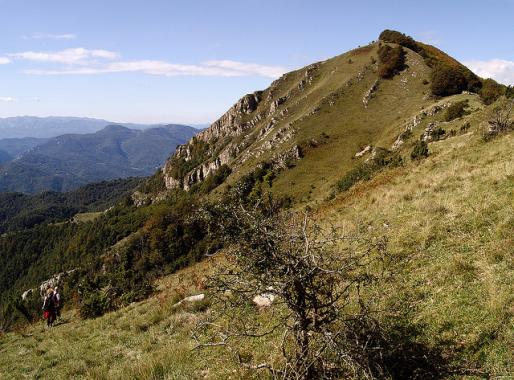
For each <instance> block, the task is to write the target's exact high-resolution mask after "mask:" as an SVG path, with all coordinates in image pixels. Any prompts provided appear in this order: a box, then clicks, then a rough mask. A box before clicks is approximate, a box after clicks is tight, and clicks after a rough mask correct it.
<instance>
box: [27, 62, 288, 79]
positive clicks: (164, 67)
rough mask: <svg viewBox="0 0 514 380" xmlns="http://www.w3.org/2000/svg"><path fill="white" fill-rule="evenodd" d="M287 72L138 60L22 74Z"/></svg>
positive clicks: (232, 64) (235, 74) (227, 74)
mask: <svg viewBox="0 0 514 380" xmlns="http://www.w3.org/2000/svg"><path fill="white" fill-rule="evenodd" d="M286 71H287V69H286V68H285V67H279V66H267V65H260V64H253V63H242V62H236V61H209V62H206V63H204V64H200V65H187V64H178V63H170V62H165V61H155V60H141V61H120V62H112V63H108V64H104V65H94V66H88V67H84V66H81V67H75V68H63V69H57V70H38V69H35V70H25V71H24V72H25V73H26V74H32V75H92V74H105V73H122V72H141V73H145V74H150V75H162V76H169V77H171V76H221V77H241V76H254V75H255V76H262V77H266V78H272V79H275V78H277V77H279V76H280V75H282V74H283V73H285V72H286Z"/></svg>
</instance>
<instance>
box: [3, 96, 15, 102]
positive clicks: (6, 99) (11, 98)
mask: <svg viewBox="0 0 514 380" xmlns="http://www.w3.org/2000/svg"><path fill="white" fill-rule="evenodd" d="M14 101H16V99H14V98H13V97H12V96H0V102H4V103H12V102H14Z"/></svg>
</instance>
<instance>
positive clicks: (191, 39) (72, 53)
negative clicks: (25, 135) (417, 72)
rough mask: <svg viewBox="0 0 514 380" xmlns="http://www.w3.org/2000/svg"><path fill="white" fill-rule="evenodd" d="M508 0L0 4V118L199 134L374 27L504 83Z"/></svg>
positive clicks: (23, 0) (513, 61)
mask: <svg viewBox="0 0 514 380" xmlns="http://www.w3.org/2000/svg"><path fill="white" fill-rule="evenodd" d="M513 25H514V0H493V1H489V0H488V1H459V0H454V1H450V0H446V1H438V0H431V1H423V2H421V1H412V0H411V1H394V0H389V1H365V0H362V1H329V0H326V1H323V0H317V1H312V0H311V1H302V0H297V1H292V0H273V1H271V0H259V1H252V2H250V1H243V0H238V1H232V0H230V1H229V0H216V1H214V0H211V1H208V0H204V1H195V0H187V1H186V0H181V1H175V0H167V1H164V0H146V1H142V0H123V1H120V0H101V1H100V0H88V1H69V0H66V1H57V0H44V1H42V0H0V36H1V38H0V117H8V116H17V115H36V116H49V115H60V116H89V117H100V118H105V119H108V120H112V121H120V122H122V121H123V122H147V123H157V122H181V123H207V122H211V121H213V120H214V119H216V118H217V117H218V116H220V115H221V114H222V113H223V112H224V111H225V110H226V109H227V108H228V107H230V105H232V104H233V103H234V102H235V101H236V100H237V99H238V98H239V97H241V96H242V95H244V94H245V93H248V92H252V91H254V90H257V89H264V88H266V87H267V86H268V85H269V84H270V83H271V81H272V80H273V79H274V78H276V77H277V76H279V75H280V74H281V73H283V72H285V71H289V70H292V69H295V68H299V67H302V66H305V65H307V64H309V63H312V62H314V61H318V60H322V59H326V58H329V57H332V56H334V55H337V54H340V53H342V52H345V51H347V50H349V49H351V48H354V47H356V46H357V45H363V44H366V43H368V42H370V41H372V40H375V39H376V38H377V36H378V34H379V33H380V31H381V30H383V29H385V28H390V29H396V30H400V31H402V32H404V33H407V34H409V35H412V36H413V37H415V38H416V39H418V40H421V41H424V42H427V43H431V44H434V45H436V46H438V47H439V48H441V49H443V50H444V51H446V52H448V53H449V54H450V55H452V56H454V57H455V58H457V59H459V60H461V61H463V62H465V63H467V64H468V65H469V66H470V67H471V68H472V69H473V70H474V71H475V72H477V73H478V74H479V75H482V76H492V77H494V78H496V79H497V80H499V81H502V82H503V83H507V84H514V26H513Z"/></svg>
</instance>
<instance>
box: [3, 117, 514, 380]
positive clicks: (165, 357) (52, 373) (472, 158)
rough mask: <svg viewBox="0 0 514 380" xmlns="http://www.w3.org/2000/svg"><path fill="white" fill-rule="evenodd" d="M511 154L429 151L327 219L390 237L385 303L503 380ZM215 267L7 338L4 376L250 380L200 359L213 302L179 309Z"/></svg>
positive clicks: (224, 360)
mask: <svg viewBox="0 0 514 380" xmlns="http://www.w3.org/2000/svg"><path fill="white" fill-rule="evenodd" d="M476 117H479V116H476V115H475V116H473V115H472V116H470V117H469V118H476ZM461 122H462V121H456V122H454V124H455V125H458V124H459V123H461ZM513 149H514V135H513V134H510V135H506V136H502V137H500V138H497V139H495V140H493V141H491V142H488V143H484V142H482V141H481V139H480V136H479V133H478V130H477V128H473V129H472V130H471V132H468V133H466V134H462V135H459V136H456V137H453V138H449V139H447V140H444V141H439V142H435V143H432V144H430V150H431V152H432V155H431V156H430V157H429V158H428V159H426V160H424V161H422V162H420V163H416V162H409V163H407V164H406V165H405V166H404V167H401V168H396V169H393V170H389V171H385V172H383V173H381V174H380V175H378V176H377V177H375V178H374V179H373V180H371V181H369V182H366V183H361V184H359V185H357V186H356V187H354V188H353V189H352V190H350V191H349V192H348V193H344V194H341V195H339V196H338V197H337V198H336V199H334V200H332V201H330V202H329V203H324V204H323V205H322V206H321V207H320V208H319V209H318V211H317V217H319V218H320V219H321V220H324V221H326V222H331V223H334V224H336V225H339V226H340V228H342V229H343V228H344V229H351V228H354V227H355V226H357V225H367V226H368V229H370V230H373V231H384V232H385V233H386V234H387V236H388V237H389V241H390V250H391V252H393V253H394V254H395V255H396V257H400V258H403V259H404V261H403V263H402V264H397V267H396V268H395V269H396V270H397V271H398V272H399V273H398V275H397V277H396V279H394V280H393V281H392V282H388V283H387V284H381V286H382V287H383V288H382V289H381V293H382V295H383V297H384V300H383V302H388V299H389V298H390V295H399V294H400V295H402V297H403V298H405V299H406V300H407V304H408V306H409V308H410V310H411V312H412V315H413V319H414V322H415V323H416V324H418V325H420V326H424V330H423V335H422V337H421V338H420V339H422V340H423V341H424V342H425V343H427V344H429V345H437V344H441V343H444V345H445V348H446V351H447V352H453V353H457V354H458V355H457V358H456V361H458V362H461V363H466V366H468V367H469V366H473V365H481V366H482V367H483V368H484V369H486V370H488V371H491V372H492V373H493V374H495V375H505V376H508V375H509V374H514V367H513V364H512V363H514V357H513V352H512V342H513V341H514V331H513V329H512V326H513V325H514V290H513V289H512V283H514V258H513V251H512V247H513V246H514V240H513V235H512V231H513V229H514V162H513V160H512V155H511V154H512V151H513ZM395 265H396V264H395ZM212 267H213V266H212V261H205V262H203V263H200V264H197V265H196V266H193V267H191V268H188V269H186V270H183V271H180V272H178V273H177V274H175V275H172V276H169V277H167V278H164V279H162V280H161V281H160V282H159V289H160V290H161V292H160V293H159V294H158V295H156V296H155V297H153V298H151V299H149V300H147V301H144V302H141V303H137V304H133V305H130V306H129V307H127V308H124V309H121V310H119V311H117V312H113V313H109V314H107V315H105V316H103V317H101V318H98V319H96V320H88V321H81V320H80V319H79V318H78V316H76V315H75V314H74V313H73V312H69V313H67V314H66V315H65V319H66V320H68V321H69V323H65V324H62V325H58V326H57V327H56V328H54V329H53V330H50V331H46V330H45V329H43V328H42V327H41V325H36V326H32V327H30V328H29V329H28V330H26V331H23V332H21V333H11V334H7V335H5V336H2V337H0V377H2V378H20V377H22V376H27V377H30V378H33V377H34V378H35V377H40V378H49V377H52V378H70V377H73V378H97V379H102V378H141V379H155V378H169V379H186V378H205V377H207V378H212V379H218V378H244V377H249V376H250V374H249V373H246V372H245V371H244V370H240V369H236V367H235V365H234V363H233V361H232V359H231V357H230V355H229V354H228V353H226V352H224V351H222V350H219V349H215V350H209V351H202V352H201V353H199V352H198V351H191V349H192V348H193V346H194V343H193V341H192V340H191V332H192V329H193V328H194V325H195V323H196V321H197V320H198V319H199V318H202V317H203V316H204V315H205V313H208V306H209V305H208V304H205V303H203V304H200V305H196V306H192V307H189V308H185V309H179V310H174V309H172V308H171V307H170V306H171V305H172V304H174V303H175V302H176V300H178V299H180V298H181V297H182V296H184V295H190V294H196V293H198V292H202V291H203V290H202V288H203V281H204V277H205V275H207V274H209V273H210V272H211V271H212ZM205 308H207V310H205ZM260 317H263V318H266V317H267V315H266V312H261V313H260ZM275 349H276V346H275V345H273V341H271V342H267V343H260V344H256V345H254V346H251V345H250V346H247V350H248V352H252V354H253V355H254V357H255V359H256V361H257V362H258V361H259V360H262V359H265V358H266V357H267V358H268V359H269V358H270V357H271V358H273V357H274V356H275V355H274V353H275Z"/></svg>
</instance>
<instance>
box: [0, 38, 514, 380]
mask: <svg viewBox="0 0 514 380" xmlns="http://www.w3.org/2000/svg"><path fill="white" fill-rule="evenodd" d="M380 51H381V52H382V53H380ZM384 65H386V67H385V68H384ZM434 83H437V86H435V87H434ZM483 83H485V82H484V81H482V80H480V79H479V78H476V76H474V74H472V73H471V72H469V70H467V69H466V68H465V67H464V66H462V65H461V64H460V63H458V62H457V61H455V60H453V59H452V58H450V57H449V56H447V55H446V54H444V53H443V52H441V51H439V50H437V49H435V48H433V47H431V46H428V45H424V44H421V43H418V42H416V41H414V40H412V39H409V38H408V37H407V36H404V35H401V34H398V33H397V32H391V31H388V33H386V34H385V35H384V34H382V35H381V39H380V40H379V41H378V42H376V43H372V44H370V45H368V46H365V47H361V48H358V49H355V50H352V51H350V52H348V53H345V54H342V55H340V56H338V57H335V58H332V59H329V60H326V61H323V62H319V63H316V64H313V65H310V66H308V67H306V68H303V69H300V70H297V71H294V72H291V73H288V74H285V75H284V76H283V77H282V78H280V79H278V80H277V81H275V82H273V84H272V85H271V87H270V88H268V89H266V90H263V91H257V92H255V93H253V94H248V95H246V96H244V97H243V98H242V99H241V100H239V101H238V102H237V103H236V104H235V105H234V106H233V107H232V108H231V109H230V110H229V111H227V113H225V114H224V115H223V116H222V117H221V118H220V119H219V120H217V121H216V122H215V123H213V124H212V125H211V126H210V127H209V128H208V129H206V130H204V131H202V132H201V133H199V134H198V135H197V136H195V137H194V138H192V139H191V140H190V141H189V142H188V143H187V144H184V145H181V146H179V147H178V148H177V151H176V153H175V154H174V155H172V156H171V157H170V158H169V159H168V161H167V162H166V163H165V165H164V166H163V168H162V170H160V171H159V172H157V173H156V174H155V175H154V176H153V177H151V178H150V179H149V180H148V181H147V182H146V183H145V184H144V185H142V186H140V187H139V188H138V191H137V192H135V193H134V194H133V195H132V200H133V204H130V202H128V199H125V202H124V203H122V204H118V205H117V206H116V207H115V208H114V209H112V210H110V211H109V212H107V213H105V215H103V216H101V217H99V218H98V219H95V220H93V221H86V222H84V223H79V224H74V223H65V224H62V225H44V226H38V227H37V228H34V229H27V230H24V231H18V232H16V233H10V234H6V235H5V236H3V237H2V240H0V244H2V249H3V250H4V251H5V252H6V255H5V257H4V262H5V265H4V266H5V267H6V268H11V269H10V270H8V271H7V272H6V278H7V277H8V279H7V280H4V281H3V282H2V284H1V285H2V287H3V289H5V291H6V292H8V294H10V295H13V294H15V293H16V292H20V291H21V290H23V289H26V288H28V287H34V286H36V285H38V281H42V280H43V279H45V278H48V277H49V274H50V273H51V271H52V268H55V270H54V273H56V272H58V271H61V270H70V269H73V268H78V267H79V266H80V267H81V268H80V269H78V270H77V272H75V274H74V275H73V277H72V278H71V280H70V281H68V282H67V283H65V284H64V289H65V292H67V294H68V297H69V300H70V302H69V303H68V311H67V314H66V315H65V319H64V322H65V323H62V324H60V325H58V326H57V327H56V328H55V329H53V330H42V329H41V327H40V326H38V325H32V326H31V327H29V328H28V329H22V330H21V332H19V333H8V334H5V335H4V336H2V337H0V353H1V354H0V364H1V365H2V366H1V368H2V370H3V368H5V370H4V372H5V374H4V373H2V375H5V376H7V377H8V376H13V377H19V376H20V375H21V374H22V373H23V374H28V375H29V376H32V377H59V376H60V377H62V378H67V377H75V378H145V379H150V378H212V379H218V378H245V377H246V378H251V377H255V376H256V375H255V372H253V371H251V370H250V368H249V367H251V366H249V365H248V363H253V364H258V363H271V364H277V365H280V364H281V351H280V342H281V339H282V336H281V334H278V333H277V334H269V335H267V336H266V337H264V339H250V340H248V341H245V342H243V341H241V342H240V344H241V347H240V348H241V350H240V352H242V355H239V356H238V357H237V358H238V359H239V361H240V362H241V361H242V362H243V363H242V365H238V364H237V361H236V360H234V358H233V357H232V355H230V352H228V353H229V354H227V351H226V350H224V349H223V347H221V346H220V347H215V348H213V349H207V350H201V351H199V350H197V349H194V347H195V342H194V340H192V339H191V336H192V333H193V332H194V329H195V326H197V324H198V322H201V321H206V320H209V318H210V317H211V315H212V314H214V313H216V312H217V311H219V310H218V308H219V307H220V305H219V304H218V303H216V302H214V297H213V295H212V294H211V293H209V290H208V289H206V286H205V284H206V277H207V276H208V275H209V274H211V273H213V271H214V266H215V264H216V263H219V264H221V266H223V264H224V262H223V261H224V256H223V255H222V254H219V255H218V256H216V257H217V258H216V259H205V260H203V261H202V259H203V258H205V256H206V255H207V256H210V255H211V254H213V253H215V252H217V251H218V250H219V249H220V248H222V247H223V243H222V242H220V241H219V240H217V239H216V237H215V234H212V231H211V230H209V226H207V225H205V223H204V222H203V220H202V219H201V218H197V214H201V212H199V211H202V208H201V206H202V205H205V204H209V202H217V201H219V200H220V199H222V200H225V199H226V198H223V197H224V194H226V193H227V192H232V191H239V192H241V193H243V194H244V197H245V200H247V199H250V200H252V199H253V200H256V201H257V203H258V202H259V199H261V197H262V196H263V195H265V194H266V193H267V192H271V193H272V194H273V195H274V196H275V197H276V198H278V199H280V200H281V202H282V203H281V204H282V205H284V207H287V206H289V207H290V208H291V209H292V210H293V211H306V212H308V213H310V214H311V215H312V216H313V218H315V219H316V220H318V221H319V223H320V224H321V225H322V226H323V227H327V228H328V227H334V228H335V231H338V232H342V233H343V232H344V233H346V232H350V233H352V234H355V236H359V237H361V238H362V239H363V240H365V239H367V238H372V237H374V236H382V237H384V239H385V241H387V254H388V256H387V260H384V263H383V266H384V267H383V269H381V270H384V272H386V273H387V276H385V277H381V276H380V275H381V274H382V273H378V272H379V271H378V270H377V269H376V268H375V267H370V268H369V271H370V273H371V274H372V275H374V276H376V277H377V278H379V281H378V282H377V283H373V284H372V285H370V287H369V288H367V289H366V290H363V296H364V297H367V298H368V300H370V301H372V302H373V304H374V305H375V306H377V308H376V310H377V319H378V320H379V321H380V323H384V325H385V324H387V323H388V321H389V319H388V318H389V317H390V314H388V313H389V312H391V314H392V315H396V316H401V317H398V318H397V319H398V320H397V321H396V322H398V323H400V322H401V323H403V322H405V326H404V327H405V329H404V330H402V331H401V333H398V335H397V337H398V338H399V339H400V341H401V342H403V343H405V344H404V346H403V347H404V348H405V349H406V350H405V351H403V357H400V356H399V357H397V359H398V360H396V361H395V360H393V361H392V364H391V363H390V365H391V368H389V370H390V371H389V372H388V373H390V374H391V377H392V378H440V377H442V376H446V377H449V378H477V377H478V378H481V377H489V378H492V377H501V376H503V377H507V378H508V377H509V376H512V374H513V373H514V368H513V364H512V363H514V357H513V353H512V341H513V339H514V335H513V330H512V326H513V324H514V313H513V310H514V309H513V305H514V292H513V290H512V286H511V284H512V283H513V281H514V277H513V276H514V262H513V255H512V253H513V251H512V247H513V246H514V241H513V235H512V230H513V228H514V203H513V199H514V193H513V189H514V182H513V178H514V166H513V159H512V149H513V148H514V135H513V134H512V133H511V132H510V129H509V128H506V130H505V131H506V132H507V133H501V134H499V135H497V136H491V135H490V133H489V132H488V129H489V123H488V121H489V120H491V118H492V117H493V116H494V114H495V109H496V108H497V107H498V106H500V105H501V104H502V102H503V98H502V99H498V98H499V97H500V95H508V94H511V95H512V91H511V90H512V89H507V88H504V86H503V87H502V86H500V85H498V86H499V87H495V88H496V89H498V91H497V92H495V95H494V96H493V97H492V98H491V97H489V96H487V101H485V100H484V97H483V96H481V95H482V94H481V92H482V89H480V87H481V86H482V85H483ZM441 88H443V89H445V91H446V93H444V96H443V97H441V96H434V92H438V90H439V89H441ZM463 90H464V91H463ZM509 91H510V92H509ZM477 92H478V93H477ZM440 95H443V94H440ZM484 137H487V138H484ZM211 228H212V226H211ZM36 243H37V244H36ZM34 250H37V253H33V251H34ZM184 267H186V268H185V269H184ZM374 272H376V273H374ZM45 275H46V277H45ZM13 284H14V285H13ZM152 285H154V287H153V286H152ZM198 293H205V294H206V300H205V301H202V302H200V303H197V304H187V303H186V304H185V305H184V304H182V305H181V306H176V305H175V304H176V302H177V301H178V300H180V299H181V298H183V297H185V296H189V295H194V294H198ZM149 295H151V296H150V297H149V298H148V296H149ZM252 296H253V295H252ZM353 301H354V300H348V302H349V304H350V306H351V305H352V304H351V303H352V302H353ZM14 305H16V307H18V309H19V310H25V311H27V309H23V307H28V306H29V305H25V306H23V305H20V303H16V302H14ZM10 307H11V309H9V306H8V307H7V310H13V306H10ZM277 307H279V306H276V305H272V306H271V307H269V308H258V307H256V306H254V305H253V304H252V303H251V302H248V305H247V307H246V308H244V309H242V310H239V309H238V310H234V313H242V316H243V317H246V318H248V319H252V320H253V319H257V320H260V321H263V323H269V324H270V325H271V324H272V322H273V318H275V315H276V314H275V310H276V309H275V308H277ZM386 314H388V315H389V316H388V315H386ZM4 315H5V314H4ZM88 317H94V319H81V318H88ZM28 319H30V318H28ZM2 321H4V322H3V324H4V325H7V323H5V321H7V322H9V321H8V320H7V318H5V317H4V319H3V320H1V319H0V322H2ZM14 325H15V326H16V324H14ZM105 336H107V337H109V339H105ZM66 341H72V342H73V343H74V344H72V345H71V346H72V348H71V349H68V348H66V349H63V348H62V347H63V346H64V342H66ZM8 347H9V349H8ZM13 347H14V349H13ZM407 348H409V349H412V348H414V349H416V350H417V354H418V355H420V356H418V357H420V358H423V361H424V362H427V361H428V364H430V366H429V367H430V368H432V369H434V371H433V372H430V371H429V372H419V371H418V370H421V369H420V368H398V367H401V364H398V363H402V361H401V360H411V362H412V356H409V355H410V354H412V351H408V350H407ZM15 353H18V355H22V356H23V357H24V361H23V363H24V364H23V366H21V367H20V366H17V365H16V360H17V359H16V358H17V356H16V355H15ZM420 353H421V354H420ZM106 357H108V358H109V359H108V360H106V359H105V358H106ZM402 371H403V372H402ZM408 371H410V372H408ZM417 371H418V372H417ZM260 374H261V375H262V376H263V377H265V376H266V373H265V372H261V373H260ZM395 374H396V375H395ZM399 374H401V375H399Z"/></svg>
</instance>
